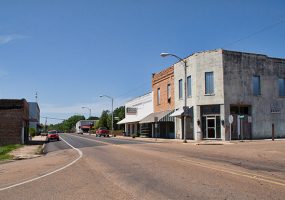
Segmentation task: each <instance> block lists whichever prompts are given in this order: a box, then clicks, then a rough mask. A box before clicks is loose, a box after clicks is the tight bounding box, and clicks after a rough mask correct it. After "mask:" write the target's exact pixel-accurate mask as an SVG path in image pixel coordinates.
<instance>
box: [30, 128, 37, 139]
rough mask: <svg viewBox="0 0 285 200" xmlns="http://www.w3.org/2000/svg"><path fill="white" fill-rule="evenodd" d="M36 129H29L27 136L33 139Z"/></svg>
mask: <svg viewBox="0 0 285 200" xmlns="http://www.w3.org/2000/svg"><path fill="white" fill-rule="evenodd" d="M36 132H37V131H36V129H35V128H29V134H30V136H32V137H35V136H36Z"/></svg>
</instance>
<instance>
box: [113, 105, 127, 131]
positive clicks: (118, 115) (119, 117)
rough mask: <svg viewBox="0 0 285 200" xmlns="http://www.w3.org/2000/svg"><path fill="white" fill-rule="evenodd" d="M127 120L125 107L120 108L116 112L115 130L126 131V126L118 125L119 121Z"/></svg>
mask: <svg viewBox="0 0 285 200" xmlns="http://www.w3.org/2000/svg"><path fill="white" fill-rule="evenodd" d="M124 118H125V106H120V107H118V108H116V109H115V110H114V130H122V129H124V125H120V124H117V122H118V121H121V120H122V119H124Z"/></svg>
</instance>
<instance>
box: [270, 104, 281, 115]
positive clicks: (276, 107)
mask: <svg viewBox="0 0 285 200" xmlns="http://www.w3.org/2000/svg"><path fill="white" fill-rule="evenodd" d="M270 110H271V113H281V106H280V104H279V103H278V102H275V103H272V104H270Z"/></svg>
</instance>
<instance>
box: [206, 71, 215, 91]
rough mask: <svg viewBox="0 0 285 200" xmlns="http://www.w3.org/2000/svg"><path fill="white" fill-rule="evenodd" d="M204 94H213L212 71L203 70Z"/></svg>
mask: <svg viewBox="0 0 285 200" xmlns="http://www.w3.org/2000/svg"><path fill="white" fill-rule="evenodd" d="M205 94H209V95H211V94H214V72H205Z"/></svg>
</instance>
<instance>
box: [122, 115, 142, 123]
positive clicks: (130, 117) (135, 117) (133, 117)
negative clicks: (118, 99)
mask: <svg viewBox="0 0 285 200" xmlns="http://www.w3.org/2000/svg"><path fill="white" fill-rule="evenodd" d="M144 117H145V115H144V116H140V115H139V116H138V115H127V116H126V117H125V118H124V119H123V120H121V121H119V122H118V123H117V124H126V123H134V122H139V121H140V120H141V119H143V118H144Z"/></svg>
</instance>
